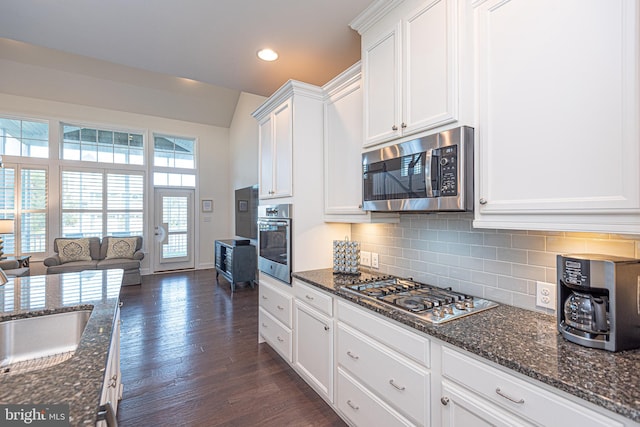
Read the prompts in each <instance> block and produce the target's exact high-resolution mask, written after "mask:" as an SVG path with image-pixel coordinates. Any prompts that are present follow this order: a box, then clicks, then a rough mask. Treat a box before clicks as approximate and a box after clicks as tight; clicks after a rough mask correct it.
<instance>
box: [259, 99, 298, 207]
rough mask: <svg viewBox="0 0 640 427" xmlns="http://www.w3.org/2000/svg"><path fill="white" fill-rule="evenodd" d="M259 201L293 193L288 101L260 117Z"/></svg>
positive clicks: (290, 117)
mask: <svg viewBox="0 0 640 427" xmlns="http://www.w3.org/2000/svg"><path fill="white" fill-rule="evenodd" d="M258 126H259V129H260V131H259V138H260V144H259V145H260V154H259V157H260V174H259V177H260V182H259V183H258V188H259V189H258V191H259V197H260V199H271V198H277V197H289V196H292V195H293V192H292V170H293V166H292V150H293V133H292V113H291V99H288V100H286V101H284V102H283V103H282V104H280V105H279V106H277V107H276V108H275V109H274V110H273V111H271V112H269V113H268V114H267V115H266V116H265V117H263V118H262V119H261V120H260V122H259V124H258Z"/></svg>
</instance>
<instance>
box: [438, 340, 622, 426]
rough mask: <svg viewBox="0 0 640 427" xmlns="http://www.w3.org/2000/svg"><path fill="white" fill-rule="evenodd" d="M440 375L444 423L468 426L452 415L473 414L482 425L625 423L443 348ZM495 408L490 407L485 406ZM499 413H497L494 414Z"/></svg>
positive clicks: (614, 424) (463, 415)
mask: <svg viewBox="0 0 640 427" xmlns="http://www.w3.org/2000/svg"><path fill="white" fill-rule="evenodd" d="M442 377H443V386H442V397H441V404H442V405H443V406H444V409H443V412H442V414H443V420H445V421H448V423H446V422H445V425H447V426H466V425H470V424H465V423H463V422H462V421H460V422H458V421H456V417H460V419H461V420H464V419H476V418H477V419H479V420H483V422H486V423H488V424H487V425H542V426H556V425H557V426H563V425H566V426H570V425H571V426H572V425H576V426H577V425H579V426H581V427H605V426H606V427H622V426H624V424H623V423H621V422H618V421H616V420H614V419H612V418H610V417H607V416H604V415H602V414H600V413H598V412H595V411H592V410H590V409H589V408H587V407H586V406H585V405H579V404H577V403H575V402H573V401H570V400H568V399H565V398H564V397H562V396H560V395H559V394H556V393H552V392H550V391H547V390H545V389H543V388H542V387H539V386H537V385H535V384H533V383H532V382H529V381H525V380H522V379H520V378H518V377H516V376H515V375H511V374H509V373H507V372H504V371H502V370H499V369H496V368H494V367H492V366H490V365H489V364H488V363H485V362H482V361H479V360H477V359H475V358H471V357H468V356H466V355H464V354H462V353H461V352H459V351H456V350H453V349H451V348H448V347H443V350H442ZM448 380H451V381H452V382H457V383H458V384H459V385H461V386H463V387H465V389H466V390H463V389H461V388H457V387H455V386H453V385H448V384H449V383H448ZM448 393H453V394H451V395H450V394H448ZM494 406H495V407H496V410H495V411H494V410H488V409H487V408H490V407H494ZM498 408H499V409H498ZM487 413H488V414H490V415H495V416H496V418H495V419H500V420H502V421H503V422H506V424H499V423H496V422H495V420H494V419H490V418H488V415H487ZM498 415H500V416H501V417H499V418H498ZM469 417H472V418H469ZM473 417H475V418H473ZM514 419H515V420H514ZM505 420H506V421H505ZM516 421H517V423H516ZM529 423H530V424H529ZM471 425H484V424H482V423H480V424H471Z"/></svg>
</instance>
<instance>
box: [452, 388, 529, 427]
mask: <svg viewBox="0 0 640 427" xmlns="http://www.w3.org/2000/svg"><path fill="white" fill-rule="evenodd" d="M440 403H441V405H442V427H468V426H474V427H525V426H533V424H529V423H526V422H525V421H523V420H521V419H519V418H516V417H514V416H513V415H511V414H509V413H508V412H507V411H505V410H503V409H501V408H499V407H497V406H496V405H493V404H491V403H489V402H487V401H486V400H483V399H482V398H481V397H480V396H478V395H477V394H475V393H472V392H470V391H468V390H465V389H463V388H461V387H457V386H455V385H454V384H451V383H448V382H444V383H443V384H442V397H441V398H440Z"/></svg>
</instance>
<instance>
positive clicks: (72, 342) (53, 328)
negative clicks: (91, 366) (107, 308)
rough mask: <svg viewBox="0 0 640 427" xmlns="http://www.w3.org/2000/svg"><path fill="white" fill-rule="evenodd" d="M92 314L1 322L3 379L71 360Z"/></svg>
mask: <svg viewBox="0 0 640 427" xmlns="http://www.w3.org/2000/svg"><path fill="white" fill-rule="evenodd" d="M90 316H91V310H78V311H69V312H65V313H56V314H48V315H43V316H37V317H29V318H25V319H16V320H9V321H6V322H0V375H4V374H15V373H24V372H29V371H34V370H39V369H44V368H48V367H50V366H54V365H57V364H59V363H62V362H64V361H65V360H68V359H70V358H71V357H72V356H73V354H74V352H75V350H76V348H77V347H78V343H79V342H80V338H81V337H82V333H83V332H84V329H85V327H86V326H87V322H88V321H89V317H90Z"/></svg>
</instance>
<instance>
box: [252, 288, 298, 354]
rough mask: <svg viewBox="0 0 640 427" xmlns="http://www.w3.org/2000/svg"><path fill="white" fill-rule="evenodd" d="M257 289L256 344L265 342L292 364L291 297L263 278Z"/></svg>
mask: <svg viewBox="0 0 640 427" xmlns="http://www.w3.org/2000/svg"><path fill="white" fill-rule="evenodd" d="M282 286H285V285H282ZM258 288H259V293H260V295H259V297H258V298H259V309H258V342H265V341H266V342H267V343H269V345H271V347H272V348H273V349H274V350H276V351H277V352H278V353H280V355H281V356H282V357H283V358H284V359H285V360H286V361H287V362H289V363H292V362H293V358H292V356H293V351H292V350H293V332H292V330H291V327H292V326H293V322H292V313H293V308H292V307H293V297H292V296H291V295H289V294H287V293H286V292H285V291H284V290H281V289H278V286H277V285H276V284H270V283H268V281H267V280H265V279H263V278H260V282H259V286H258Z"/></svg>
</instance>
